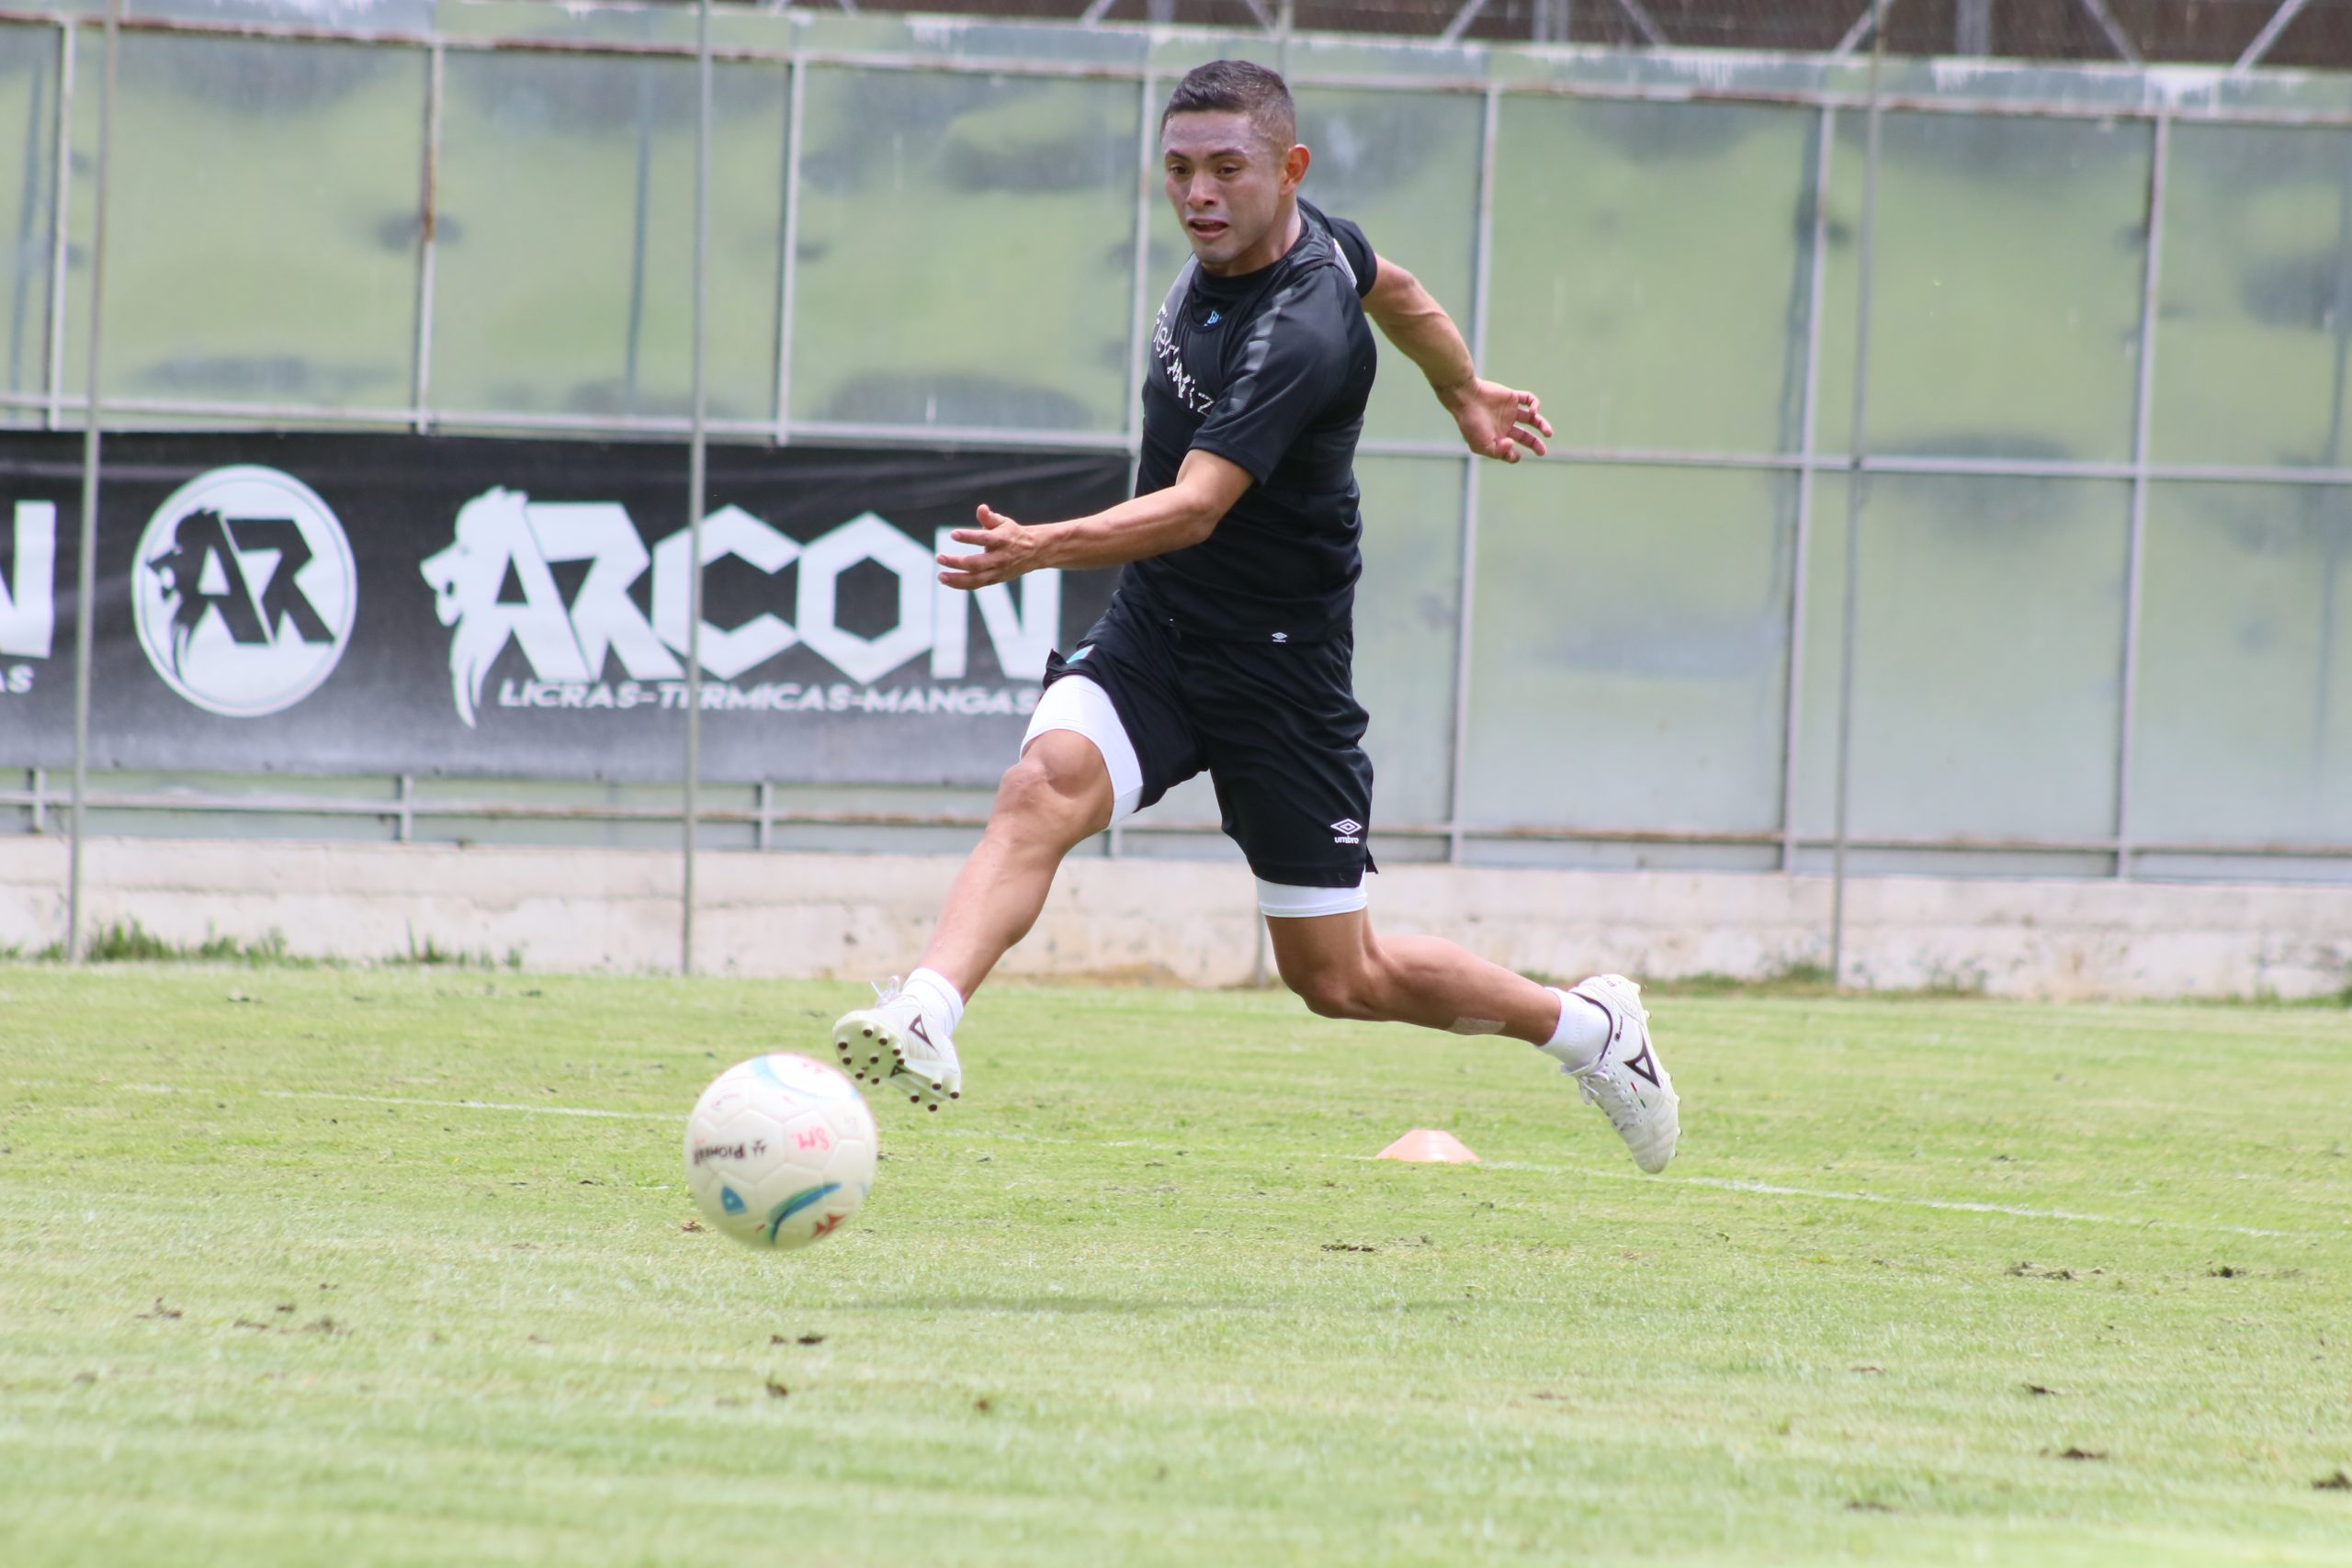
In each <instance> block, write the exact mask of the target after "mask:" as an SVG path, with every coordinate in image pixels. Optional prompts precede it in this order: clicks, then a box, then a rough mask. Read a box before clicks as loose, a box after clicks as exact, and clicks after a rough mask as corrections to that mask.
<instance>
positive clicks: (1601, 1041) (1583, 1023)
mask: <svg viewBox="0 0 2352 1568" xmlns="http://www.w3.org/2000/svg"><path fill="white" fill-rule="evenodd" d="M1545 989H1547V990H1549V991H1550V992H1551V993H1552V994H1553V995H1554V996H1555V997H1557V998H1560V1021H1559V1023H1558V1024H1557V1026H1555V1028H1554V1029H1553V1031H1552V1038H1551V1039H1550V1040H1548V1041H1546V1042H1545V1043H1544V1044H1543V1045H1542V1046H1541V1047H1540V1049H1541V1050H1542V1051H1543V1052H1544V1055H1547V1056H1556V1057H1558V1058H1559V1059H1560V1061H1562V1062H1563V1063H1565V1064H1566V1065H1567V1066H1570V1067H1589V1066H1592V1064H1593V1063H1595V1062H1597V1061H1599V1060H1600V1053H1601V1051H1602V1050H1603V1049H1605V1048H1606V1047H1607V1045H1608V1044H1609V1035H1610V1032H1611V1031H1612V1030H1613V1029H1615V1028H1616V1021H1615V1020H1614V1019H1612V1018H1611V1017H1610V1016H1609V1013H1608V1010H1606V1009H1604V1008H1603V1007H1602V1006H1601V1005H1600V1003H1599V1002H1590V1001H1587V1000H1585V998H1582V997H1578V996H1573V995H1571V994H1569V993H1568V992H1566V991H1564V990H1562V989H1560V988H1559V987H1557V986H1550V987H1545Z"/></svg>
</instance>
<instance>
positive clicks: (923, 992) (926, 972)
mask: <svg viewBox="0 0 2352 1568" xmlns="http://www.w3.org/2000/svg"><path fill="white" fill-rule="evenodd" d="M899 991H900V993H901V994H902V995H905V996H910V997H912V998H914V1000H915V1005H916V1006H917V1007H919V1008H921V1009H922V1021H924V1022H925V1023H927V1024H929V1025H931V1027H932V1028H933V1029H934V1030H936V1031H938V1032H940V1033H941V1034H943V1035H949V1034H953V1033H955V1032H956V1025H957V1024H959V1023H961V1022H963V1021H964V993H963V992H961V991H959V990H957V989H956V983H955V982H954V981H953V980H950V979H949V978H948V977H947V976H944V975H942V974H941V973H940V972H939V971H938V970H936V969H918V970H916V971H915V972H914V973H913V974H911V975H910V976H907V979H906V984H904V985H902V986H900V987H899Z"/></svg>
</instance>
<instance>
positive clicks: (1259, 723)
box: [1046, 593, 1378, 887]
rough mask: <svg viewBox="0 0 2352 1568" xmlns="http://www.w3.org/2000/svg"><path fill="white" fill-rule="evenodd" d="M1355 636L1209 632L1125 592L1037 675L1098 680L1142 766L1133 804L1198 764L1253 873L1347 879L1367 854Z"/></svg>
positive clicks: (1315, 883)
mask: <svg viewBox="0 0 2352 1568" xmlns="http://www.w3.org/2000/svg"><path fill="white" fill-rule="evenodd" d="M1354 654H1355V639H1354V637H1352V636H1351V634H1350V633H1348V632H1347V631H1345V630H1342V631H1340V632H1338V633H1336V634H1334V635H1333V636H1332V637H1329V638H1327V639H1324V640H1321V641H1317V642H1290V643H1261V642H1228V641H1219V640H1213V639H1210V638H1206V637H1201V636H1199V635H1197V634H1188V633H1187V632H1185V631H1184V630H1183V629H1182V628H1181V627H1179V626H1175V625H1173V624H1171V623H1170V622H1169V621H1168V620H1166V619H1164V618H1161V617H1158V616H1155V615H1152V614H1150V613H1149V612H1148V610H1147V609H1144V608H1141V607H1139V606H1137V605H1136V604H1134V603H1132V602H1131V601H1130V600H1129V599H1128V598H1127V596H1126V595H1125V594H1124V593H1122V594H1120V595H1119V596H1117V597H1116V598H1114V599H1113V600H1112V601H1111V607H1110V609H1109V610H1107V611H1105V612H1104V613H1103V618H1102V619H1101V620H1099V621H1097V622H1095V623H1094V626H1093V629H1091V631H1089V632H1088V633H1087V634H1086V636H1085V637H1083V638H1082V639H1080V643H1079V647H1078V650H1077V651H1076V652H1074V653H1073V654H1071V655H1070V657H1069V659H1067V660H1065V659H1063V658H1062V657H1061V656H1060V655H1059V654H1056V655H1053V656H1052V657H1050V658H1049V659H1048V660H1046V685H1048V686H1051V685H1052V684H1053V683H1054V682H1057V681H1061V680H1066V679H1068V678H1069V677H1070V676H1073V675H1076V676H1081V677H1085V678H1088V679H1091V680H1092V681H1094V682H1097V683H1098V684H1100V685H1101V686H1102V688H1103V691H1104V692H1105V693H1106V694H1108V695H1109V696H1110V699H1111V705H1112V706H1113V707H1114V709H1116V710H1117V712H1118V715H1119V722H1120V725H1121V727H1122V728H1125V730H1126V732H1127V739H1128V740H1129V741H1130V742H1131V743H1132V744H1133V745H1134V747H1135V749H1136V761H1137V762H1139V763H1140V764H1141V766H1142V769H1143V790H1142V794H1141V795H1140V797H1139V799H1138V802H1137V804H1138V806H1139V807H1142V806H1149V805H1151V804H1152V803H1153V802H1154V801H1156V800H1158V799H1159V797H1160V796H1161V795H1166V794H1167V793H1168V792H1169V791H1170V789H1172V788H1174V787H1175V786H1176V785H1178V784H1182V783H1183V782H1184V781H1185V780H1186V779H1189V778H1191V777H1192V776H1193V774H1195V773H1201V772H1203V771H1206V773H1208V775H1209V777H1210V779H1211V781H1212V782H1214V783H1215V784H1216V801H1217V809H1218V811H1219V812H1220V813H1221V814H1222V816H1223V818H1224V827H1225V832H1226V836H1227V838H1229V839H1231V840H1233V841H1234V842H1235V843H1237V844H1238V845H1240V846H1241V852H1242V853H1243V854H1244V855H1246V856H1247V857H1249V861H1250V870H1251V871H1253V872H1255V873H1256V874H1257V875H1258V877H1259V878H1260V879H1261V881H1265V882H1271V883H1276V884H1279V885H1281V886H1286V887H1354V886H1357V885H1358V884H1360V883H1361V882H1362V881H1363V874H1364V873H1365V872H1366V871H1370V870H1377V869H1378V868H1377V867H1375V866H1374V864H1373V863H1372V853H1371V851H1370V850H1369V849H1368V848H1367V847H1366V840H1368V839H1369V838H1370V836H1371V831H1372V829H1371V822H1372V759H1371V758H1370V757H1367V756H1366V755H1364V750H1363V732H1364V727H1365V725H1366V723H1367V722H1369V720H1368V716H1367V715H1366V714H1365V713H1364V711H1363V707H1362V706H1361V705H1358V704H1357V702H1356V698H1355V690H1354V682H1353V678H1352V673H1351V665H1352V663H1353V660H1354Z"/></svg>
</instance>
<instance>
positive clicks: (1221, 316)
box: [1201, 310, 1225, 327]
mask: <svg viewBox="0 0 2352 1568" xmlns="http://www.w3.org/2000/svg"><path fill="white" fill-rule="evenodd" d="M1223 320H1225V312H1224V311H1222V310H1211V311H1210V312H1209V319H1208V320H1207V321H1203V322H1202V323H1201V325H1203V326H1204V327H1213V326H1215V325H1216V324H1217V323H1218V322H1219V321H1223Z"/></svg>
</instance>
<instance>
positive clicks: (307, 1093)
mask: <svg viewBox="0 0 2352 1568" xmlns="http://www.w3.org/2000/svg"><path fill="white" fill-rule="evenodd" d="M115 1087H116V1088H118V1089H130V1090H133V1091H135V1092H137V1093H140V1094H193V1093H196V1092H198V1091H197V1090H194V1089H178V1088H175V1087H174V1086H173V1085H171V1084H167V1083H127V1084H118V1085H116V1086H115ZM254 1092H256V1093H258V1094H259V1095H260V1096H261V1097H262V1098H263V1099H264V1100H341V1101H344V1102H345V1103H349V1104H356V1105H420V1106H424V1108H426V1109H427V1110H432V1111H522V1112H523V1113H524V1114H525V1115H527V1116H605V1117H611V1118H612V1119H614V1120H616V1121H621V1122H683V1121H684V1120H685V1118H684V1113H679V1114H676V1115H673V1114H670V1113H669V1112H666V1111H594V1110H590V1109H588V1108H587V1107H584V1106H579V1105H526V1104H521V1103H509V1102H508V1101H506V1100H409V1099H403V1098H401V1097H399V1096H395V1095H385V1094H334V1093H330V1092H328V1091H326V1090H323V1089H258V1090H255V1091H254Z"/></svg>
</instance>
